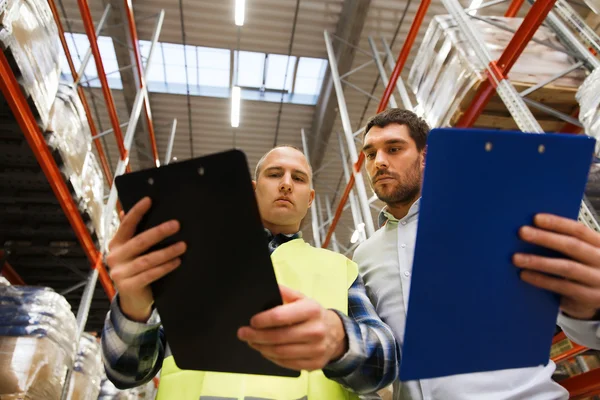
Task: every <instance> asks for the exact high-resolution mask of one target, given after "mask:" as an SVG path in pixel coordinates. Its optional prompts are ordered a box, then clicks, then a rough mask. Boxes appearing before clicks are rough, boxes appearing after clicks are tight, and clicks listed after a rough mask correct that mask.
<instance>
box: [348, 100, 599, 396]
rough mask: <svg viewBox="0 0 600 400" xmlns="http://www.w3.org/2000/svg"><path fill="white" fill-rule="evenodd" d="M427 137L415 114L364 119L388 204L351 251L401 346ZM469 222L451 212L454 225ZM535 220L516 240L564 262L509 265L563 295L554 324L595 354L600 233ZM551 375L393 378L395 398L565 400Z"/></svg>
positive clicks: (549, 218)
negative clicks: (377, 226) (547, 251)
mask: <svg viewBox="0 0 600 400" xmlns="http://www.w3.org/2000/svg"><path fill="white" fill-rule="evenodd" d="M428 133H429V127H428V126H427V123H426V122H425V121H423V120H422V119H421V118H419V117H418V116H417V115H415V114H414V113H412V112H410V111H406V110H399V109H390V110H387V111H384V112H382V113H380V114H378V115H376V116H375V117H373V118H371V119H370V120H369V122H368V124H367V127H366V129H365V136H364V145H363V149H362V151H363V152H364V154H365V156H366V163H365V166H366V170H367V172H368V174H369V177H370V181H371V186H372V188H373V190H374V191H375V193H376V195H377V197H379V199H381V200H382V201H384V202H385V203H386V204H387V205H386V207H385V208H384V209H383V210H382V211H381V213H380V215H379V224H380V226H381V229H379V230H378V231H377V232H375V234H374V235H373V236H372V237H370V238H369V239H368V240H367V241H365V242H364V243H362V244H361V245H360V246H359V247H358V248H357V250H356V252H355V254H354V261H355V262H356V263H357V264H358V265H359V271H360V274H361V275H362V277H363V280H364V282H365V286H366V288H367V294H368V295H369V298H370V299H371V301H372V302H373V305H374V306H375V308H376V310H377V313H378V314H379V316H380V317H381V319H382V320H383V321H384V322H386V323H387V324H388V325H389V326H390V327H391V328H392V331H393V332H394V336H395V337H396V340H397V341H398V344H399V345H400V346H401V345H402V343H403V340H404V328H405V323H406V311H407V305H408V294H409V290H410V279H411V278H410V277H411V273H412V263H413V254H414V249H415V241H416V236H417V223H418V217H419V200H420V196H421V184H422V176H423V170H424V168H425V156H426V141H427V135H428ZM463 201H469V199H468V198H464V199H463ZM467 218H468V216H467V215H465V216H459V215H457V223H461V221H460V219H462V220H463V221H465V220H466V219H467ZM534 222H535V225H536V226H535V227H523V228H522V229H521V230H520V232H519V234H520V236H521V238H522V239H523V240H525V241H528V242H530V243H534V244H537V245H540V246H544V247H547V248H549V249H552V250H556V251H558V252H560V253H562V254H564V255H565V258H564V259H552V258H546V257H539V256H533V255H525V254H519V255H515V257H514V259H513V263H514V264H515V266H516V267H518V268H521V269H522V274H521V277H522V279H523V280H524V281H526V282H528V283H530V284H532V285H534V286H537V287H539V288H543V289H547V290H550V291H553V292H555V293H558V294H559V295H560V296H561V312H560V315H559V316H558V324H559V325H560V326H561V327H562V328H563V330H564V331H565V333H566V334H567V335H568V336H569V337H571V338H572V339H573V340H574V341H576V342H577V343H580V344H582V345H584V346H587V347H592V348H597V349H599V348H600V313H599V312H598V309H600V234H599V233H596V232H594V231H592V230H591V229H589V228H587V227H585V226H584V225H581V224H579V223H577V222H576V221H572V220H568V219H565V218H561V217H557V216H554V215H542V214H538V215H537V216H536V217H535V221H534ZM482 233H483V232H482ZM550 275H554V276H556V277H558V278H556V277H551V276H550ZM563 278H566V279H563ZM431 318H435V315H432V316H431ZM473 318H474V319H476V318H477V316H476V315H474V316H473ZM481 334H482V335H485V332H481ZM350 346H352V344H350ZM434 361H435V360H432V362H434ZM554 370H555V364H554V363H553V362H552V361H550V362H549V363H548V365H546V366H538V367H532V368H519V369H509V370H502V371H492V372H480V373H472V374H463V375H455V376H449V377H443V378H435V379H424V380H419V381H409V382H399V381H396V382H395V383H394V398H395V399H436V400H471V399H472V400H479V399H486V400H496V399H529V400H533V399H539V400H541V399H544V400H547V399H567V398H568V393H567V391H566V390H565V389H563V388H562V387H561V386H560V385H558V384H557V383H555V382H554V381H553V380H552V378H551V377H552V373H553V372H554Z"/></svg>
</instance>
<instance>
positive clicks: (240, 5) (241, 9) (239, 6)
mask: <svg viewBox="0 0 600 400" xmlns="http://www.w3.org/2000/svg"><path fill="white" fill-rule="evenodd" d="M245 14H246V0H235V24H236V25H237V26H242V25H244V17H245Z"/></svg>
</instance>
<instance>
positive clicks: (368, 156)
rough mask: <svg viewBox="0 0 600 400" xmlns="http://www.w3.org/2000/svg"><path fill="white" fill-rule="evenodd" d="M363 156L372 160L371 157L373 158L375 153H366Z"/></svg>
mask: <svg viewBox="0 0 600 400" xmlns="http://www.w3.org/2000/svg"><path fill="white" fill-rule="evenodd" d="M365 157H366V158H367V160H372V159H373V158H375V153H366V154H365Z"/></svg>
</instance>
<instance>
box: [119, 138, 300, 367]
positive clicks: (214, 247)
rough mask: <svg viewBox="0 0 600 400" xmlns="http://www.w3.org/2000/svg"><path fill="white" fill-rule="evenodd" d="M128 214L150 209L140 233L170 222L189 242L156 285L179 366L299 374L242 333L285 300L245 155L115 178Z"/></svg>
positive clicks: (215, 156) (208, 158)
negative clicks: (142, 204) (147, 205)
mask: <svg viewBox="0 0 600 400" xmlns="http://www.w3.org/2000/svg"><path fill="white" fill-rule="evenodd" d="M115 182H116V185H117V189H118V191H119V199H120V200H121V204H122V206H123V209H124V210H125V211H126V212H127V211H129V210H130V209H131V208H132V207H133V206H134V205H135V204H136V203H137V202H138V201H139V200H141V199H142V198H143V197H145V196H149V197H150V198H151V199H152V208H151V209H150V211H149V213H148V214H147V215H146V216H145V217H144V219H143V220H142V221H141V223H140V225H139V226H138V232H142V231H144V230H147V229H149V228H151V227H154V226H157V225H159V224H161V223H163V222H166V221H168V220H171V219H177V220H178V221H179V222H180V223H181V230H180V232H179V233H177V234H176V235H175V236H173V237H172V238H169V239H167V240H165V241H163V242H161V243H160V244H159V245H158V246H156V248H153V249H151V250H150V251H154V250H156V249H158V248H163V247H166V246H168V245H171V244H173V243H176V242H178V241H180V240H183V241H185V242H186V243H187V252H186V253H185V254H184V256H183V257H182V264H181V265H180V266H179V267H178V268H177V269H176V270H175V271H173V272H171V273H170V274H168V275H167V276H165V277H164V278H162V279H161V280H159V281H157V282H155V283H154V284H152V292H153V294H154V298H155V305H156V308H157V309H158V312H159V314H160V317H161V320H162V323H163V326H164V329H165V334H166V336H167V340H168V342H169V346H170V348H171V351H172V353H173V356H174V359H175V362H176V364H177V366H178V367H179V368H181V369H190V370H201V371H217V372H232V373H247V374H259V375H276V376H287V377H297V376H299V375H300V373H299V372H297V371H292V370H288V369H285V368H281V367H279V366H277V365H275V364H273V363H271V362H270V361H268V360H266V359H264V358H263V357H262V356H261V355H260V353H258V352H257V351H255V350H253V349H251V348H250V347H249V346H248V345H247V344H246V343H244V342H242V341H240V340H239V339H238V338H237V330H238V328H240V327H241V326H244V325H248V324H249V322H250V318H251V317H252V316H254V315H255V314H257V313H259V312H261V311H264V310H267V309H270V308H272V307H275V306H277V305H280V304H282V300H281V295H280V293H279V288H278V286H277V280H276V278H275V273H274V271H273V265H272V264H271V259H270V256H269V251H268V246H267V241H266V236H265V232H264V229H263V226H262V222H261V219H260V215H259V211H258V206H257V204H256V199H255V196H254V190H253V188H252V183H251V179H250V174H249V170H248V164H247V161H246V157H245V155H244V153H242V152H240V151H237V150H231V151H227V152H224V153H218V154H213V155H208V156H205V157H200V158H196V159H192V160H188V161H183V162H179V163H175V164H170V165H168V166H164V167H161V168H153V169H148V170H144V171H139V172H133V173H129V174H126V175H122V176H119V177H117V178H116V181H115Z"/></svg>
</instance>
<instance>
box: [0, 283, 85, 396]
mask: <svg viewBox="0 0 600 400" xmlns="http://www.w3.org/2000/svg"><path fill="white" fill-rule="evenodd" d="M76 326H77V323H76V321H75V316H74V315H73V313H72V312H71V307H70V306H69V304H68V303H67V301H66V300H65V299H64V297H62V296H60V295H59V294H57V293H55V292H54V291H53V290H52V289H49V288H36V287H28V286H0V398H2V399H58V398H60V394H61V392H62V388H63V385H64V382H65V377H66V372H67V370H68V369H69V368H70V367H71V366H72V365H73V358H74V355H75V343H74V338H75V334H76Z"/></svg>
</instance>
